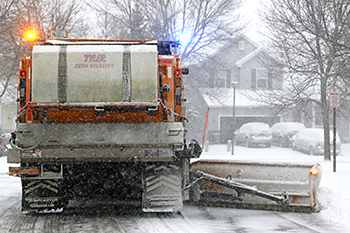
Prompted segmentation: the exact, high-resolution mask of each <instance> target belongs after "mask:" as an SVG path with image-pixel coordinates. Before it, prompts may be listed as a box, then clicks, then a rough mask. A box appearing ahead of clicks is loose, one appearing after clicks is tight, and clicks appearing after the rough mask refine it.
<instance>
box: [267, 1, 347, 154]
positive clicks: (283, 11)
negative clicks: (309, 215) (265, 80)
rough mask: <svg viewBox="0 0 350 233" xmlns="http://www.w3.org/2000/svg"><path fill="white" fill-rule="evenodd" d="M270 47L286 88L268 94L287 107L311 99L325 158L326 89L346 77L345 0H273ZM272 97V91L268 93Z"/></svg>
mask: <svg viewBox="0 0 350 233" xmlns="http://www.w3.org/2000/svg"><path fill="white" fill-rule="evenodd" d="M264 19H265V21H266V23H267V25H268V29H269V33H270V34H269V35H268V36H269V38H270V39H271V46H270V48H275V50H274V51H272V52H273V53H274V54H275V55H274V58H275V59H276V61H278V63H279V64H285V66H286V70H287V71H288V76H285V77H286V79H287V82H286V83H287V84H289V85H288V86H287V88H286V89H285V91H288V93H286V92H284V93H277V92H276V93H274V97H272V99H270V100H272V101H273V102H274V103H275V104H276V105H279V106H282V107H283V106H284V107H285V108H286V107H288V106H291V105H293V104H294V105H295V104H296V103H300V104H299V105H298V106H307V105H305V104H304V105H302V104H303V103H306V102H307V103H310V102H312V103H314V104H315V105H317V106H319V109H321V113H322V119H323V127H324V132H325V134H324V139H325V140H324V141H325V155H324V156H325V160H330V134H329V129H330V125H329V104H328V98H327V90H329V88H330V87H336V86H339V87H340V88H341V89H342V90H344V87H341V86H340V85H342V84H343V83H344V82H347V81H346V79H344V78H343V77H346V76H347V75H346V72H348V71H349V70H348V67H349V66H348V63H349V59H348V54H349V53H348V51H346V50H344V48H343V47H342V46H341V45H342V44H344V41H347V38H349V30H348V26H349V20H350V2H349V1H348V0H272V1H271V4H267V5H266V6H265V11H264ZM270 98H271V97H270Z"/></svg>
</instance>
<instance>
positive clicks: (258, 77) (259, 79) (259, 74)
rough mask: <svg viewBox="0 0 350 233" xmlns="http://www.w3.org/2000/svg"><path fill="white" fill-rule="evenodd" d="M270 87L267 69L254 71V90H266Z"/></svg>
mask: <svg viewBox="0 0 350 233" xmlns="http://www.w3.org/2000/svg"><path fill="white" fill-rule="evenodd" d="M270 85H271V83H270V82H269V78H268V74H267V71H266V69H252V88H259V89H266V88H270Z"/></svg>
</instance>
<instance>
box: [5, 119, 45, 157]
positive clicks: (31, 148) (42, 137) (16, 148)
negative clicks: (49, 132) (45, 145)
mask: <svg viewBox="0 0 350 233" xmlns="http://www.w3.org/2000/svg"><path fill="white" fill-rule="evenodd" d="M45 134H46V119H44V128H43V132H42V134H41V139H40V141H39V142H38V143H37V144H35V145H34V146H32V147H30V148H20V147H18V146H16V145H15V143H14V141H15V138H11V139H10V145H11V147H12V148H13V149H15V150H18V151H21V152H25V151H30V150H35V149H36V148H37V147H38V146H39V145H40V144H41V142H42V141H43V140H44V137H45Z"/></svg>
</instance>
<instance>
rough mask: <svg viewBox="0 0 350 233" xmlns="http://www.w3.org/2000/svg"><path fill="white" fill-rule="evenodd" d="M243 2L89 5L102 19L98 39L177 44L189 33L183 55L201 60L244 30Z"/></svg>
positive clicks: (132, 0)
mask: <svg viewBox="0 0 350 233" xmlns="http://www.w3.org/2000/svg"><path fill="white" fill-rule="evenodd" d="M242 1H243V0H217V1H212V0H105V1H104V2H103V3H101V2H100V1H93V2H92V4H90V6H91V7H92V8H93V9H94V10H95V11H96V12H97V13H98V16H99V17H100V18H99V21H100V24H99V25H102V27H101V28H102V29H103V33H100V35H99V36H101V35H102V34H104V32H106V31H108V32H109V33H110V34H109V35H105V36H107V38H111V37H114V38H121V39H157V40H170V41H177V40H179V37H180V36H181V35H183V34H187V36H188V38H189V40H188V43H186V44H183V47H182V50H181V51H180V53H181V54H180V56H181V57H182V58H190V57H191V58H196V59H197V60H198V59H203V55H207V54H208V52H209V51H210V49H213V48H215V47H216V46H218V45H222V44H223V42H225V41H227V39H228V38H231V37H232V35H234V34H235V33H236V32H237V31H239V30H241V29H242V28H243V25H239V24H238V23H237V22H238V21H239V19H240V15H239V14H238V12H237V11H236V10H237V9H238V8H239V7H240V6H241V3H242ZM106 5H108V8H106V7H105V6H106ZM106 26H109V29H108V30H107V29H106Z"/></svg>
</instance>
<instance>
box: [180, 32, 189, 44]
mask: <svg viewBox="0 0 350 233" xmlns="http://www.w3.org/2000/svg"><path fill="white" fill-rule="evenodd" d="M179 41H180V44H182V45H187V44H189V43H190V41H191V35H190V34H186V33H182V34H180V35H179Z"/></svg>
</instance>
